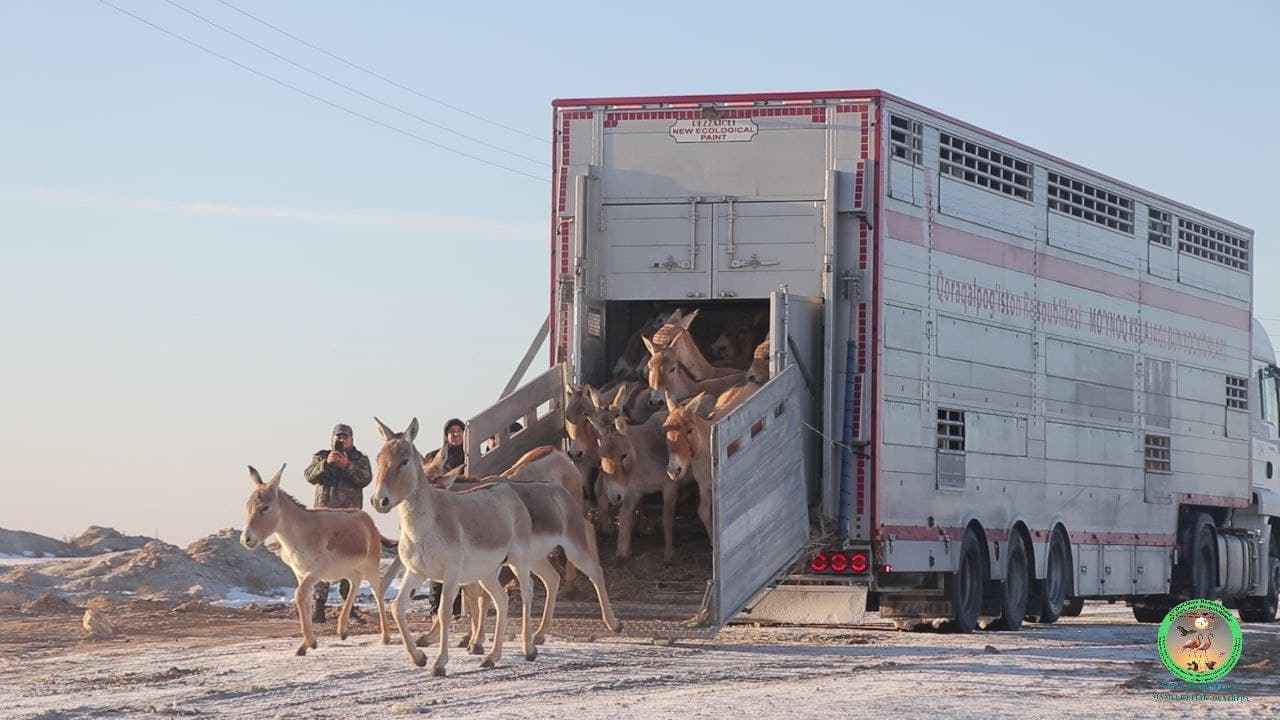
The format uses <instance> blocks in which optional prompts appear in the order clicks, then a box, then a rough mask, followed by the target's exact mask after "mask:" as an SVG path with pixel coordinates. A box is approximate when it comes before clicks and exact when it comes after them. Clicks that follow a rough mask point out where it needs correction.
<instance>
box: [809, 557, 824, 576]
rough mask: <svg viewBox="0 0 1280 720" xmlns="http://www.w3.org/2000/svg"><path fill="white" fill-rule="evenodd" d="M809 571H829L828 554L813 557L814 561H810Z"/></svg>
mask: <svg viewBox="0 0 1280 720" xmlns="http://www.w3.org/2000/svg"><path fill="white" fill-rule="evenodd" d="M809 569H810V570H813V571H814V572H826V571H827V555H826V553H818V554H817V555H814V556H813V560H810V561H809Z"/></svg>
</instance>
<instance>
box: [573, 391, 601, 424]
mask: <svg viewBox="0 0 1280 720" xmlns="http://www.w3.org/2000/svg"><path fill="white" fill-rule="evenodd" d="M600 403H601V401H600V394H599V393H598V392H596V389H595V388H593V387H591V386H590V385H586V384H583V385H576V386H575V385H570V386H569V389H568V390H567V391H566V394H565V403H564V419H565V420H566V421H568V422H571V423H573V424H574V425H581V424H583V423H584V422H586V421H587V417H588V416H589V415H592V414H593V413H594V412H595V411H596V409H597V408H599V407H600Z"/></svg>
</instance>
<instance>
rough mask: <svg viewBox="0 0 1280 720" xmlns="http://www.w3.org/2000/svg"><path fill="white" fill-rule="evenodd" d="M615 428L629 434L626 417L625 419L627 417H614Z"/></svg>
mask: <svg viewBox="0 0 1280 720" xmlns="http://www.w3.org/2000/svg"><path fill="white" fill-rule="evenodd" d="M613 429H614V430H617V431H618V432H620V433H622V434H623V435H626V434H627V421H626V419H625V418H620V417H618V418H614V419H613Z"/></svg>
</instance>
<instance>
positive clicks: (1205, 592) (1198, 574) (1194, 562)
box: [1183, 513, 1218, 600]
mask: <svg viewBox="0 0 1280 720" xmlns="http://www.w3.org/2000/svg"><path fill="white" fill-rule="evenodd" d="M1216 531H1217V526H1216V525H1214V523H1213V518H1211V517H1209V516H1208V515H1207V514H1205V513H1195V514H1194V515H1192V516H1191V522H1189V523H1187V526H1186V529H1185V530H1184V534H1183V549H1184V550H1185V551H1186V558H1187V565H1186V567H1185V575H1184V577H1185V578H1186V580H1187V592H1188V593H1189V594H1190V597H1191V599H1192V600H1212V599H1213V596H1214V589H1215V588H1217V586H1218V541H1217V539H1216V538H1215V536H1214V534H1215V532H1216Z"/></svg>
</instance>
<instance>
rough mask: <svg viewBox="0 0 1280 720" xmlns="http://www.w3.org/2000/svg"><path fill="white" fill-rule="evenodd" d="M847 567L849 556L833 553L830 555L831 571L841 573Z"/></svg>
mask: <svg viewBox="0 0 1280 720" xmlns="http://www.w3.org/2000/svg"><path fill="white" fill-rule="evenodd" d="M848 569H849V556H847V555H845V554H844V553H835V554H834V555H832V556H831V572H838V573H842V572H844V571H846V570H848Z"/></svg>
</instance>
